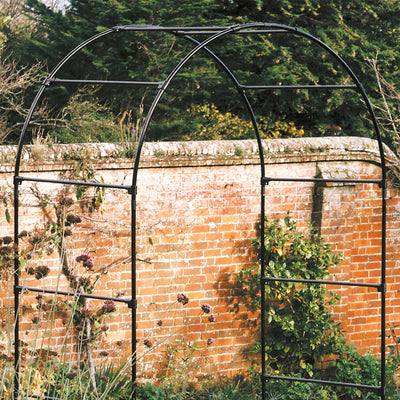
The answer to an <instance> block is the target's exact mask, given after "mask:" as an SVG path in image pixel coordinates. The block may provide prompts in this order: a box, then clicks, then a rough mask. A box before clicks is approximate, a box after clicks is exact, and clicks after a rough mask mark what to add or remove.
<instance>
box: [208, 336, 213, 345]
mask: <svg viewBox="0 0 400 400" xmlns="http://www.w3.org/2000/svg"><path fill="white" fill-rule="evenodd" d="M214 342H215V340H214V338H212V337H210V338H208V339H207V346H211V345H212V344H213V343H214Z"/></svg>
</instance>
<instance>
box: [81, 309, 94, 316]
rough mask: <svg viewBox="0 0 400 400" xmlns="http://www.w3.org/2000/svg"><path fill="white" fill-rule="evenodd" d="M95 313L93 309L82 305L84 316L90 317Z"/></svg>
mask: <svg viewBox="0 0 400 400" xmlns="http://www.w3.org/2000/svg"><path fill="white" fill-rule="evenodd" d="M92 314H93V311H92V310H91V309H90V308H89V307H82V309H81V315H82V317H84V318H89V317H91V316H92Z"/></svg>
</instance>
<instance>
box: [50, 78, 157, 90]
mask: <svg viewBox="0 0 400 400" xmlns="http://www.w3.org/2000/svg"><path fill="white" fill-rule="evenodd" d="M53 83H55V84H58V85H60V84H81V85H89V84H93V85H131V86H156V87H157V88H158V89H160V88H162V86H163V85H164V81H161V82H145V81H109V80H98V79H46V80H45V81H44V83H43V84H44V85H45V86H49V85H51V84H53Z"/></svg>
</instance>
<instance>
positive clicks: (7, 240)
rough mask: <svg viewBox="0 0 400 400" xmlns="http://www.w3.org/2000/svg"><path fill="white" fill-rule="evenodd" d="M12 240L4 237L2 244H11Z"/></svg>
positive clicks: (9, 237)
mask: <svg viewBox="0 0 400 400" xmlns="http://www.w3.org/2000/svg"><path fill="white" fill-rule="evenodd" d="M12 241H13V240H12V237H11V236H5V237H3V243H4V244H6V245H7V244H10V243H11V242H12Z"/></svg>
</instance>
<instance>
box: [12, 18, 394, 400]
mask: <svg viewBox="0 0 400 400" xmlns="http://www.w3.org/2000/svg"><path fill="white" fill-rule="evenodd" d="M128 31H136V32H137V31H149V32H150V31H158V32H163V33H167V34H171V35H174V36H176V37H179V38H183V39H185V40H188V41H190V42H192V43H193V48H192V50H191V51H189V52H188V53H187V54H186V55H185V56H184V57H183V58H182V59H181V61H180V62H178V64H177V65H176V66H175V68H174V69H173V70H172V71H171V72H170V73H169V75H168V77H167V78H166V79H165V80H164V81H161V82H138V81H111V80H109V81H102V80H83V79H76V80H70V79H63V78H58V74H59V72H61V71H62V68H63V66H64V65H66V64H67V63H68V62H70V61H71V60H72V59H73V58H74V56H75V55H77V54H78V53H79V52H80V51H81V50H83V49H84V48H85V47H86V46H88V45H89V44H91V43H93V42H96V41H100V40H101V39H102V38H104V37H106V36H108V35H117V34H118V33H119V32H128ZM274 33H279V34H282V33H286V34H292V35H294V37H295V38H296V37H305V38H306V39H308V40H310V41H311V42H312V43H313V44H315V45H317V46H320V47H321V48H322V49H323V50H324V51H326V52H327V53H329V54H331V55H332V56H333V57H334V58H335V59H336V61H337V62H338V63H339V64H340V65H341V67H342V68H343V70H344V71H345V72H347V73H348V75H349V76H350V77H351V79H352V81H353V84H350V85H309V84H304V85H296V86H293V85H290V86H286V85H279V86H277V85H264V84H260V85H251V86H250V85H245V84H241V83H240V82H239V80H238V79H237V78H236V77H235V75H234V73H233V72H232V71H231V69H230V68H229V67H228V66H227V65H226V64H225V63H224V62H223V61H222V60H221V59H220V58H219V57H218V55H217V54H216V53H214V52H213V51H211V50H210V49H209V47H208V46H209V45H211V44H212V43H214V42H215V41H216V40H217V39H219V38H222V37H224V36H227V37H229V36H231V35H239V34H243V35H263V34H274ZM199 36H201V37H202V38H204V37H206V38H205V39H204V40H202V41H199V40H197V39H196V37H199ZM200 51H204V52H205V53H206V54H207V55H208V56H209V57H211V58H212V59H213V60H214V61H215V62H216V63H217V64H218V65H219V66H220V67H221V68H222V70H223V71H224V72H225V73H226V74H227V76H228V77H229V78H230V80H231V82H232V84H233V86H234V87H235V89H236V90H237V92H238V94H239V98H240V99H241V101H242V102H243V104H244V105H245V108H246V109H247V112H248V114H249V118H250V120H251V122H252V124H253V128H254V133H255V138H256V140H257V144H258V151H259V158H260V184H261V199H260V215H261V237H262V238H264V236H265V232H264V221H265V188H266V186H267V185H268V184H269V182H272V181H278V182H284V181H298V182H337V183H346V182H347V183H371V184H376V185H379V187H380V188H381V210H382V212H381V220H382V234H381V251H382V255H381V278H380V282H379V283H376V284H367V283H359V282H347V281H346V282H341V281H327V280H299V279H297V280H296V279H288V278H283V277H271V276H265V265H264V256H263V254H264V253H263V252H264V248H263V246H261V281H260V286H261V299H264V297H265V286H266V285H268V283H269V282H276V281H292V282H298V283H303V284H308V283H309V284H315V283H317V284H331V285H339V286H367V287H372V288H375V289H376V290H377V291H378V292H380V293H381V376H380V384H378V385H376V386H368V385H359V384H355V383H348V382H346V383H345V382H336V381H322V380H313V379H303V378H296V377H287V376H275V375H269V374H266V363H265V346H264V338H265V331H264V330H265V321H264V318H265V312H264V301H261V319H262V321H261V328H260V329H261V340H262V344H261V348H262V354H261V371H262V398H263V399H264V398H265V395H266V394H265V384H266V381H267V380H269V379H281V380H290V381H303V382H313V383H316V384H326V385H338V386H349V387H355V388H362V389H366V390H371V391H374V392H377V393H379V395H380V397H381V399H382V400H384V399H385V379H386V377H385V291H386V283H385V255H386V185H387V181H386V166H385V157H384V149H383V143H382V139H381V135H380V131H379V126H378V123H377V120H376V117H375V115H374V111H373V108H372V105H371V103H370V101H369V99H368V97H367V95H366V93H365V90H364V89H363V87H362V85H361V83H360V81H359V80H358V78H357V76H356V75H355V74H354V72H353V71H352V70H351V68H350V67H349V66H348V65H347V64H346V62H345V61H344V60H343V59H342V58H341V57H340V56H339V55H338V54H336V53H335V52H334V51H333V50H332V49H331V48H330V47H329V46H327V45H326V44H325V43H323V42H322V41H321V40H319V39H317V38H316V37H314V36H312V35H310V34H308V33H306V32H304V31H303V30H301V29H298V28H293V27H289V26H285V25H280V24H273V23H248V24H243V25H236V26H228V27H160V26H150V25H126V26H116V27H114V28H111V29H109V30H106V31H104V32H101V33H99V34H97V35H94V36H93V37H91V38H89V39H88V40H86V41H84V42H82V43H81V44H80V45H79V46H77V47H76V48H75V49H74V50H72V51H71V52H70V53H69V54H67V55H66V56H65V57H64V58H63V59H62V60H61V61H60V63H59V64H58V65H57V66H56V67H55V68H54V70H53V71H52V72H51V73H50V74H49V75H48V77H47V78H46V79H45V80H44V82H43V84H42V86H41V87H40V89H39V91H38V92H37V95H36V97H35V99H34V100H33V102H32V105H31V108H30V110H29V113H28V115H27V117H26V120H25V123H24V125H23V128H22V132H21V136H20V141H19V145H18V151H17V158H16V163H15V174H14V241H15V244H16V247H17V249H18V241H19V233H20V226H19V225H20V223H19V209H20V207H21V206H20V204H19V190H20V189H19V188H20V186H21V185H22V184H23V183H24V182H26V181H30V182H46V183H50V184H51V183H54V184H62V185H74V186H87V187H97V188H113V189H120V190H125V191H127V192H128V193H129V194H130V195H131V221H130V222H131V273H132V279H131V289H132V298H128V299H127V298H121V297H117V298H112V297H104V296H98V295H95V294H85V293H78V294H76V293H71V292H61V291H57V290H49V289H41V288H34V287H25V286H23V285H21V283H20V262H19V257H18V250H17V255H16V257H15V271H14V273H15V274H14V276H15V279H14V295H15V330H14V343H15V370H16V374H15V380H14V390H15V394H16V397H15V398H18V397H17V396H18V393H19V389H20V384H19V373H18V370H19V358H20V354H21V349H20V334H19V322H20V316H19V299H20V296H21V293H22V292H23V291H32V292H44V293H52V294H58V295H71V296H80V297H88V298H94V299H105V300H107V299H111V300H114V301H116V302H122V303H125V304H126V305H127V306H128V307H129V308H130V309H131V310H132V379H133V381H135V380H136V356H135V355H136V329H135V327H136V230H135V227H136V223H137V216H136V186H137V176H138V170H139V164H140V156H141V152H142V148H143V144H144V142H145V139H146V132H147V130H148V127H149V124H150V122H151V119H152V117H153V114H154V111H155V110H156V108H157V105H158V104H159V101H160V99H161V98H162V96H163V94H164V93H165V92H166V91H167V89H168V87H169V85H170V83H171V82H172V81H173V80H174V78H175V77H176V75H177V74H178V73H179V71H180V70H181V69H182V68H183V67H184V66H185V65H186V64H187V62H188V61H189V60H190V59H191V58H192V57H193V56H194V55H195V54H196V53H198V52H200ZM57 84H63V85H66V84H94V85H113V84H114V85H132V86H146V87H153V88H155V89H156V90H157V93H156V95H155V97H154V99H153V102H152V104H151V107H150V109H149V111H148V113H147V115H146V119H145V121H144V124H143V127H142V129H141V132H140V136H139V140H138V144H137V152H136V156H135V159H134V166H133V170H132V183H131V184H130V185H114V184H109V183H99V182H90V181H89V182H87V181H75V180H65V179H64V180H62V179H45V178H37V177H35V176H21V175H20V169H21V158H22V150H23V147H24V145H25V141H26V139H25V137H26V132H27V129H28V126H29V125H30V123H31V118H32V115H33V113H34V112H35V109H36V107H37V105H38V102H39V101H40V99H41V98H42V96H43V94H44V92H45V90H46V89H47V88H48V87H49V86H50V85H57ZM293 89H322V90H323V89H331V90H336V89H338V90H340V89H354V90H356V91H358V92H359V94H360V95H361V97H362V99H363V101H364V102H365V105H366V108H367V111H368V114H369V118H370V120H371V122H372V124H373V127H374V134H375V138H376V140H377V142H378V146H379V152H380V167H381V172H382V173H381V178H380V179H325V178H285V177H281V178H270V177H267V176H266V171H265V163H264V153H263V147H262V140H261V137H260V132H259V129H258V126H257V121H256V118H255V114H254V112H253V109H252V106H251V103H250V100H249V97H248V96H247V93H246V91H247V90H293ZM261 243H263V240H261ZM31 397H43V396H36V395H31ZM133 397H135V394H133ZM44 398H46V396H44ZM47 398H51V397H48V396H47Z"/></svg>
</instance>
